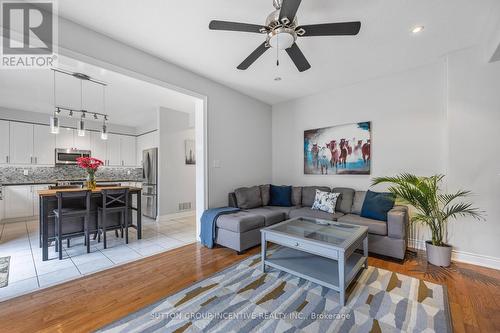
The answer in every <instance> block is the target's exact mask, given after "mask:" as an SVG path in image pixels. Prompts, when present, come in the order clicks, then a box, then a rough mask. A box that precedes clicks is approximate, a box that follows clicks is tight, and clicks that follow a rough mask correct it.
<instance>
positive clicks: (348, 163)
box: [304, 122, 371, 175]
mask: <svg viewBox="0 0 500 333" xmlns="http://www.w3.org/2000/svg"><path fill="white" fill-rule="evenodd" d="M370 170H371V123H370V122H362V123H355V124H347V125H339V126H332V127H325V128H318V129H312V130H307V131H304V173H305V174H312V175H335V174H359V175H368V174H370Z"/></svg>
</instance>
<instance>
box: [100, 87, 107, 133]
mask: <svg viewBox="0 0 500 333" xmlns="http://www.w3.org/2000/svg"><path fill="white" fill-rule="evenodd" d="M102 113H103V114H104V117H103V119H102V129H101V139H102V140H107V139H108V127H107V126H106V121H107V120H108V116H106V86H102Z"/></svg>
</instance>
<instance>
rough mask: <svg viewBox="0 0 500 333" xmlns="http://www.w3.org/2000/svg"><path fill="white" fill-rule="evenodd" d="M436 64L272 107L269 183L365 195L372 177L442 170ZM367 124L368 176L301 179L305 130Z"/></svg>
mask: <svg viewBox="0 0 500 333" xmlns="http://www.w3.org/2000/svg"><path fill="white" fill-rule="evenodd" d="M443 78H444V74H443V66H442V64H441V63H439V64H433V65H431V66H427V67H423V68H418V69H415V70H411V71H408V72H404V73H400V74H397V75H393V76H390V77H386V78H382V79H378V80H372V81H367V82H364V83H360V84H356V85H352V86H347V87H344V88H341V89H335V90H330V91H327V92H324V93H320V94H317V95H313V96H309V97H305V98H301V99H298V100H294V101H289V102H285V103H282V104H278V105H276V106H274V107H273V182H274V183H276V184H295V185H315V184H325V185H330V186H349V187H353V188H356V189H366V188H368V187H369V186H370V183H371V177H374V176H382V175H391V174H395V173H398V172H402V171H409V172H414V173H417V174H431V173H436V172H441V171H442V170H443V165H444V161H443V156H442V154H441V151H440V147H439V145H440V144H441V142H442V141H443V140H442V137H443V133H442V128H441V125H442V122H443V119H444V116H445V112H444V111H445V110H444V103H443V100H442V97H443V89H444V82H443ZM361 121H371V122H372V174H371V176H363V175H332V176H319V175H304V171H303V163H304V153H303V140H304V130H307V129H314V128H320V127H328V126H333V125H340V124H346V123H353V122H361Z"/></svg>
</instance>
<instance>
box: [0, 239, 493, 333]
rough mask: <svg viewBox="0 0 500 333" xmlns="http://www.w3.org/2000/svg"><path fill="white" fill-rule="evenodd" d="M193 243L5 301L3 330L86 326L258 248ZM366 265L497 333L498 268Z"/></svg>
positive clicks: (372, 261)
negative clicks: (423, 288) (443, 291)
mask: <svg viewBox="0 0 500 333" xmlns="http://www.w3.org/2000/svg"><path fill="white" fill-rule="evenodd" d="M259 250H260V248H254V249H252V250H250V251H248V252H246V253H245V254H243V255H236V253H235V252H234V251H231V250H228V249H225V248H216V249H212V250H209V249H206V248H204V247H202V246H201V245H199V244H190V245H186V246H184V247H181V248H177V249H175V250H172V251H169V252H165V253H161V254H158V255H155V256H152V257H148V258H145V259H143V260H140V261H136V262H132V263H130V264H126V265H123V266H119V267H115V268H112V269H109V270H107V271H104V272H99V273H96V274H94V275H90V276H87V277H83V278H80V279H78V280H74V281H70V282H67V283H64V284H61V285H58V286H54V287H51V288H48V289H44V290H41V291H37V292H34V293H31V294H28V295H24V296H21V297H18V298H15V299H11V300H8V301H6V302H3V303H0V331H1V332H88V331H92V330H95V329H97V328H99V327H101V326H103V325H105V324H107V323H110V322H112V321H114V320H116V319H119V318H121V317H123V316H125V315H127V314H129V313H130V312H133V311H135V310H138V309H140V308H142V307H144V306H147V305H149V304H151V303H154V302H155V301H157V300H159V299H161V298H164V297H165V296H168V295H170V294H172V293H174V292H176V291H178V290H180V289H183V288H185V287H187V286H189V285H191V284H192V283H194V282H195V281H198V280H201V279H204V278H206V277H208V276H210V275H212V274H214V273H215V272H218V271H220V270H222V269H224V268H225V267H227V266H229V265H231V264H233V263H235V262H237V261H239V260H242V259H244V258H246V257H248V256H250V255H253V254H255V253H258V252H259ZM369 265H372V266H375V267H380V268H383V269H387V270H391V271H394V272H398V273H402V274H406V275H410V276H414V277H417V278H421V279H424V280H427V281H432V282H435V283H441V284H445V285H447V286H448V293H449V301H450V308H451V313H452V321H453V327H454V331H455V332H474V333H476V332H488V333H490V332H500V316H498V313H499V312H500V271H497V270H493V269H487V268H483V267H478V266H473V265H467V264H461V263H460V264H453V265H452V266H451V267H450V268H446V269H443V268H437V267H434V266H430V265H427V263H426V261H425V256H424V254H423V253H418V255H416V256H415V255H414V256H411V255H410V256H409V258H408V259H407V260H406V261H405V262H404V263H398V262H392V261H387V260H384V259H381V258H373V257H370V258H369Z"/></svg>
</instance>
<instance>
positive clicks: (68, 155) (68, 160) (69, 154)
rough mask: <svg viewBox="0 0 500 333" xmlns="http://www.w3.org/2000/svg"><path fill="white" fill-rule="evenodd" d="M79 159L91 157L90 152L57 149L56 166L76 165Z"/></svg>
mask: <svg viewBox="0 0 500 333" xmlns="http://www.w3.org/2000/svg"><path fill="white" fill-rule="evenodd" d="M79 157H90V150H79V149H63V148H56V165H68V164H76V159H77V158H79Z"/></svg>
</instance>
